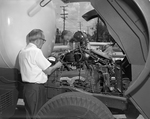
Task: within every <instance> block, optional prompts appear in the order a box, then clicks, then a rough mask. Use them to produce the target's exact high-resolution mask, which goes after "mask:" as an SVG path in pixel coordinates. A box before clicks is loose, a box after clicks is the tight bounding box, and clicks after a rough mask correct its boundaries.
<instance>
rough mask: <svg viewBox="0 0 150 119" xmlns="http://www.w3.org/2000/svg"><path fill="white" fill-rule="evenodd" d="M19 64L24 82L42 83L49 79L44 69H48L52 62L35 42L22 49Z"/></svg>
mask: <svg viewBox="0 0 150 119" xmlns="http://www.w3.org/2000/svg"><path fill="white" fill-rule="evenodd" d="M19 65H20V71H21V76H22V81H23V82H30V83H39V84H41V83H45V82H46V81H47V80H48V78H47V75H46V74H45V73H44V72H43V70H46V69H47V68H48V67H49V66H50V65H51V63H50V62H49V61H48V60H47V59H46V58H45V57H44V55H43V53H42V51H41V50H40V49H39V48H37V46H36V45H34V44H33V43H29V44H28V45H27V47H26V48H24V49H23V50H21V51H20V53H19Z"/></svg>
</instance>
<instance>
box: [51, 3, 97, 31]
mask: <svg viewBox="0 0 150 119" xmlns="http://www.w3.org/2000/svg"><path fill="white" fill-rule="evenodd" d="M53 3H54V5H55V7H56V15H57V28H59V29H60V30H61V31H62V30H63V19H62V18H61V17H62V15H60V14H62V13H63V11H62V7H60V6H67V7H66V13H68V15H67V16H68V18H67V19H66V29H67V30H70V31H72V32H75V31H78V30H80V26H81V30H82V31H86V32H89V33H90V32H91V29H90V28H91V27H92V26H93V25H94V24H95V20H90V21H88V22H87V21H85V20H84V19H83V18H82V15H84V14H85V13H86V12H88V11H90V10H92V9H93V7H92V5H91V4H90V3H89V2H79V3H75V2H74V3H68V4H64V3H63V2H62V1H61V0H53Z"/></svg>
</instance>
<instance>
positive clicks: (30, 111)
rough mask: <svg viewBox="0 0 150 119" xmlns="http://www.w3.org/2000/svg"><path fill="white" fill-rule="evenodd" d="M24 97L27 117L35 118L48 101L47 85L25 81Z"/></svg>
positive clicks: (28, 118)
mask: <svg viewBox="0 0 150 119" xmlns="http://www.w3.org/2000/svg"><path fill="white" fill-rule="evenodd" d="M23 98H24V102H25V109H26V112H27V119H34V116H35V115H36V113H37V112H38V111H39V109H40V108H41V107H42V106H43V105H44V103H45V102H46V93H45V87H44V85H43V84H34V83H33V84H32V83H25V84H24V90H23Z"/></svg>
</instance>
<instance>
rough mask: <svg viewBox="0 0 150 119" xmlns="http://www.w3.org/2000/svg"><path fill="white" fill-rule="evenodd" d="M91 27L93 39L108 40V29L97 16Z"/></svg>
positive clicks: (97, 40)
mask: <svg viewBox="0 0 150 119" xmlns="http://www.w3.org/2000/svg"><path fill="white" fill-rule="evenodd" d="M92 29H93V35H92V39H93V40H94V41H96V42H109V41H110V34H109V32H108V29H107V27H106V26H105V25H104V23H103V22H102V21H101V20H100V19H99V18H97V22H96V23H95V25H94V26H93V28H92Z"/></svg>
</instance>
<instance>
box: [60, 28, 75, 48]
mask: <svg viewBox="0 0 150 119" xmlns="http://www.w3.org/2000/svg"><path fill="white" fill-rule="evenodd" d="M72 37H73V33H72V32H71V31H69V30H64V31H63V32H62V34H61V39H62V40H63V45H68V43H69V40H70V39H71V38H72Z"/></svg>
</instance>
